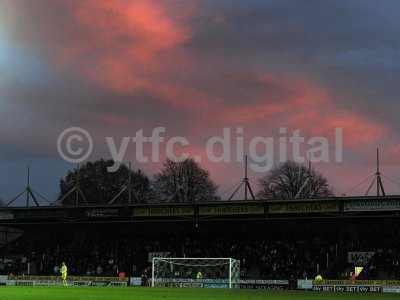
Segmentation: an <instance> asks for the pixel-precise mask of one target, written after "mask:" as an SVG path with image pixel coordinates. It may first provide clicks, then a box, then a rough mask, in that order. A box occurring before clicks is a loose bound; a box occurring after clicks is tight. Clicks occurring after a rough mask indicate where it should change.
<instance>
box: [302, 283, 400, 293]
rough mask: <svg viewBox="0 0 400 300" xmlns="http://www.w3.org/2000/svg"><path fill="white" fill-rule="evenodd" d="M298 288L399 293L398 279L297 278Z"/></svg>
mask: <svg viewBox="0 0 400 300" xmlns="http://www.w3.org/2000/svg"><path fill="white" fill-rule="evenodd" d="M298 289H303V290H313V291H316V292H349V293H400V281H399V280H356V281H353V280H323V281H312V280H299V281H298Z"/></svg>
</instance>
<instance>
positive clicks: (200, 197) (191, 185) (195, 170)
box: [154, 159, 218, 203]
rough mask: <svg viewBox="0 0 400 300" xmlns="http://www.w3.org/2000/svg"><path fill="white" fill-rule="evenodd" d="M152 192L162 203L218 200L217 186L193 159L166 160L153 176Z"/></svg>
mask: <svg viewBox="0 0 400 300" xmlns="http://www.w3.org/2000/svg"><path fill="white" fill-rule="evenodd" d="M154 190H155V192H156V194H157V196H158V198H159V199H160V200H161V201H163V202H176V203H185V202H188V203H196V202H204V201H215V200H217V199H218V197H217V196H216V191H217V186H216V185H215V184H214V183H213V182H212V180H211V179H210V176H209V173H208V171H206V170H204V169H202V168H201V167H200V166H199V165H198V164H197V163H196V162H195V161H194V160H193V159H187V160H185V161H183V162H174V161H172V160H167V161H166V162H165V164H164V167H163V169H162V170H161V171H160V173H159V174H157V175H156V176H155V182H154Z"/></svg>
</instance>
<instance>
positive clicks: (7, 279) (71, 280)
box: [0, 276, 129, 287]
mask: <svg viewBox="0 0 400 300" xmlns="http://www.w3.org/2000/svg"><path fill="white" fill-rule="evenodd" d="M128 282H129V278H119V277H94V276H69V277H68V285H72V286H115V287H124V286H128ZM0 284H1V285H14V286H60V285H62V284H63V283H62V280H61V278H60V276H2V277H0Z"/></svg>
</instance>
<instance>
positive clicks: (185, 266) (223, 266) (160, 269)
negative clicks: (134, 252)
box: [152, 257, 240, 288]
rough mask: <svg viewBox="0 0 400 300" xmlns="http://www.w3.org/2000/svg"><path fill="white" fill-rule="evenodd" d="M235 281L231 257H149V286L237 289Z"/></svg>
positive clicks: (237, 268) (237, 274)
mask: <svg viewBox="0 0 400 300" xmlns="http://www.w3.org/2000/svg"><path fill="white" fill-rule="evenodd" d="M239 280H240V261H239V260H236V259H233V258H169V257H168V258H163V257H154V258H153V269H152V286H153V287H201V288H238V287H239Z"/></svg>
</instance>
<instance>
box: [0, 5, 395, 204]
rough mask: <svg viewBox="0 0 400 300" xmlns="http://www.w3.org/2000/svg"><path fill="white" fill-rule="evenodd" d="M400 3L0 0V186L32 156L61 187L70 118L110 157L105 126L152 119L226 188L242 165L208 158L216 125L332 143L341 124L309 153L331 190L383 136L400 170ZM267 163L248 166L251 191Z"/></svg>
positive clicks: (149, 124)
mask: <svg viewBox="0 0 400 300" xmlns="http://www.w3.org/2000/svg"><path fill="white" fill-rule="evenodd" d="M399 11H400V2H399V1H397V0H384V1H382V0H347V1H337V0H335V1H332V0H327V1H319V0H296V1H289V0H276V1H275V0H262V1H256V0H253V1H252V0H249V1H240V0H237V1H235V0H230V1H228V0H194V1H178V0H176V1H175V0H165V1H156V0H154V1H153V0H132V1H127V0H113V1H108V0H86V1H78V0H71V1H60V0H36V1H23V0H0V119H1V126H0V137H1V139H0V146H1V151H0V169H1V172H0V198H3V199H5V200H8V199H11V198H12V197H13V196H14V195H16V194H18V193H19V192H20V191H21V190H22V189H23V188H24V186H25V178H26V167H27V166H28V165H29V166H30V168H31V172H32V185H33V186H34V188H35V189H36V190H38V191H40V192H41V193H42V194H44V195H46V196H47V197H48V198H49V199H51V200H52V199H54V198H55V197H56V196H57V193H58V190H59V187H58V182H59V179H60V178H61V177H62V176H63V175H64V174H65V173H66V172H67V171H68V170H69V169H71V168H73V167H74V166H75V165H74V164H73V163H70V162H66V161H65V160H63V158H62V157H61V156H60V154H59V152H58V150H57V141H58V137H59V135H60V134H61V133H62V132H63V131H64V130H65V129H67V128H69V127H80V128H83V129H85V130H86V131H87V132H89V133H90V135H91V137H92V138H93V153H92V154H91V155H90V157H88V160H95V159H98V158H101V157H104V158H110V151H109V148H108V147H107V144H106V142H105V138H106V137H113V138H114V139H115V141H117V142H116V144H118V143H119V142H120V141H122V138H123V137H134V136H135V134H136V132H137V131H138V130H141V129H142V130H143V132H144V133H145V134H146V135H150V134H151V130H152V129H153V128H156V127H160V126H162V127H164V128H166V134H165V138H170V137H174V136H183V137H186V138H187V139H188V140H189V141H190V145H188V146H187V147H183V148H184V149H181V150H185V152H188V153H190V155H192V156H196V157H201V158H203V160H202V162H201V164H202V166H203V167H204V168H206V169H207V170H209V171H210V174H211V177H212V179H213V180H214V181H215V182H216V183H217V184H218V185H219V193H220V195H222V197H223V198H224V197H225V198H226V196H227V193H228V192H229V190H230V189H231V188H232V187H233V186H234V185H235V184H237V183H238V182H240V180H241V177H242V176H243V170H242V169H243V164H242V162H240V161H230V162H219V163H216V162H211V161H209V160H207V159H204V158H205V153H206V150H205V143H206V141H207V140H208V139H209V138H210V137H212V136H221V135H222V132H223V128H231V129H232V130H233V131H234V132H235V130H236V129H237V128H243V131H244V138H245V140H246V141H249V140H250V139H251V138H253V137H255V136H263V137H272V138H274V139H275V140H278V139H279V137H282V134H281V133H280V128H287V130H288V132H289V133H291V132H292V131H293V130H295V129H299V130H301V133H302V134H303V135H304V136H306V137H307V138H311V137H315V136H322V137H326V138H327V139H328V140H329V141H331V142H332V141H334V140H333V135H334V132H335V128H342V129H343V161H342V162H337V161H333V159H330V160H329V162H320V163H314V164H313V166H314V168H316V169H317V170H318V171H320V172H321V173H323V174H324V175H325V176H326V177H327V178H328V180H329V182H330V184H331V186H332V188H333V190H334V192H335V193H336V194H337V195H341V194H343V193H346V192H349V190H350V189H351V188H352V187H353V186H356V185H357V184H358V183H359V182H360V181H361V180H362V179H364V178H365V177H367V176H368V175H370V174H372V173H373V172H374V168H375V151H376V148H377V147H380V148H381V152H382V158H381V160H382V162H381V165H382V170H383V173H384V174H385V176H387V177H388V178H390V179H391V180H392V181H394V182H400V169H399V164H400V159H399V155H400V138H399V135H398V134H397V133H398V131H399V129H400V123H399V121H400V118H399V111H400V110H399V108H400V103H399V100H398V96H399V75H400V51H399V50H400V39H399V36H400V21H399V20H400V18H399ZM288 135H289V134H288ZM75 146H76V145H75ZM257 149H258V150H260V149H259V148H257ZM329 149H330V153H334V151H335V149H334V145H333V142H332V143H330V148H329ZM148 150H149V149H147V150H146V151H148ZM245 152H246V151H245ZM331 156H332V155H331ZM163 159H165V154H164V153H161V159H160V162H155V163H142V162H138V161H137V160H136V154H135V148H134V147H132V145H130V147H129V148H128V151H127V154H126V155H125V157H124V161H132V163H133V166H134V168H140V169H143V170H144V171H145V172H146V173H147V174H148V175H149V176H150V177H151V176H153V175H154V174H155V173H156V172H158V170H159V169H160V168H161V167H162V161H163ZM275 163H277V162H276V161H275ZM263 175H265V173H260V172H254V170H251V172H250V178H251V181H252V183H253V184H254V189H256V190H257V180H258V178H259V177H261V176H263ZM384 182H385V179H384ZM385 185H386V187H387V191H388V192H389V193H397V194H399V192H400V191H399V187H398V185H396V184H395V183H393V182H391V181H387V182H386V183H385ZM366 188H367V186H364V187H360V189H359V190H355V191H351V193H355V194H361V193H363V192H364V191H365V190H366Z"/></svg>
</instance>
